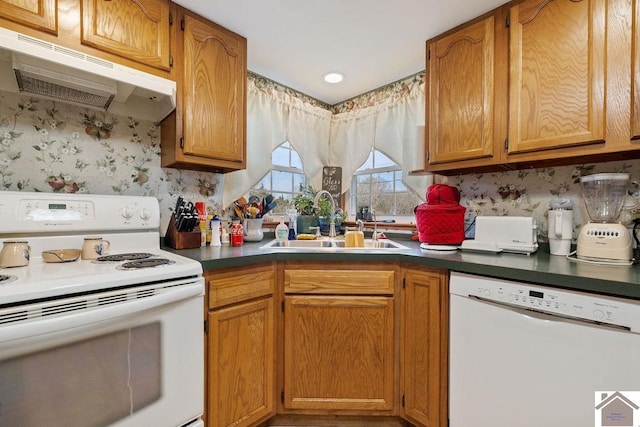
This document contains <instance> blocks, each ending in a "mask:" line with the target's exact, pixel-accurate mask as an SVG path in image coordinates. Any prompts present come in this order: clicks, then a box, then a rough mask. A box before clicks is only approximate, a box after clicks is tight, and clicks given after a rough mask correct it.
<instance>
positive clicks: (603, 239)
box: [576, 173, 632, 264]
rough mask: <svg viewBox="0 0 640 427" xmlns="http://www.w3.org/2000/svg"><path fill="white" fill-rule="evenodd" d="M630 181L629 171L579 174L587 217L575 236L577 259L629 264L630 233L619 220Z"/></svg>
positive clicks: (630, 251)
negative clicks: (585, 222) (587, 220)
mask: <svg viewBox="0 0 640 427" xmlns="http://www.w3.org/2000/svg"><path fill="white" fill-rule="evenodd" d="M628 182H629V174H628V173H599V174H594V175H587V176H583V177H581V178H580V183H581V184H582V196H583V198H584V203H585V206H586V208H587V213H588V214H589V218H590V221H589V222H588V223H587V224H585V225H584V226H582V228H581V229H580V234H579V236H578V244H577V248H576V256H577V258H578V259H582V260H587V261H596V262H600V263H605V264H630V262H631V257H632V243H631V234H630V233H629V231H628V230H627V228H626V227H625V226H624V225H622V224H621V223H620V222H619V221H618V217H619V216H620V211H621V210H622V205H623V203H624V199H625V196H626V194H627V186H628Z"/></svg>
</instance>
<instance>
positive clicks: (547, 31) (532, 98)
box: [509, 0, 607, 154]
mask: <svg viewBox="0 0 640 427" xmlns="http://www.w3.org/2000/svg"><path fill="white" fill-rule="evenodd" d="M509 13H510V28H509V36H510V39H509V61H510V70H509V82H510V84H509V154H512V153H520V152H528V151H538V150H548V149H554V148H561V147H567V146H575V145H581V144H589V143H594V142H602V141H603V140H604V138H605V103H604V99H605V69H606V68H605V67H606V64H605V57H606V56H605V36H606V25H605V24H606V15H607V14H606V6H605V0H526V1H523V2H522V3H519V4H516V5H514V6H512V7H511V8H510V12H509ZM576 154H578V153H576Z"/></svg>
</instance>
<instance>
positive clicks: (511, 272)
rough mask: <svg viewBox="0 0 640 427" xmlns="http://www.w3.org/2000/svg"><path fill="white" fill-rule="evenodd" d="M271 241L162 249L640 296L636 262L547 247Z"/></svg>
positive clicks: (207, 259)
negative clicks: (287, 245)
mask: <svg viewBox="0 0 640 427" xmlns="http://www.w3.org/2000/svg"><path fill="white" fill-rule="evenodd" d="M269 240H270V239H269V238H267V237H265V239H264V240H263V241H262V242H251V243H249V242H245V244H244V245H242V246H237V247H232V246H230V245H226V244H225V245H223V246H220V247H211V246H207V247H203V248H197V249H181V250H175V249H171V248H168V247H164V246H163V249H164V250H167V251H171V252H174V253H176V254H179V255H182V256H185V257H188V258H191V259H194V260H196V261H200V263H201V264H202V268H203V269H204V270H216V269H221V268H228V267H239V266H245V265H251V264H256V263H265V262H270V261H284V260H292V261H294V260H295V261H352V262H367V261H368V262H399V263H410V264H416V265H423V266H431V267H440V268H445V269H447V270H452V271H459V272H464V273H471V274H479V275H483V276H492V277H498V278H502V279H509V280H516V281H521V282H530V283H536V284H540V285H547V286H554V287H560V288H565V289H572V290H579V291H587V292H594V293H599V294H605V295H613V296H620V297H625V298H633V299H639V300H640V266H612V265H594V264H584V263H579V262H574V261H570V260H568V259H566V258H565V257H562V256H552V255H549V252H548V248H546V247H541V248H540V249H539V250H538V251H537V252H536V253H535V254H533V255H519V254H507V253H500V254H484V253H476V252H461V251H457V252H451V253H430V252H427V251H423V250H422V249H420V245H419V243H418V242H414V241H408V240H400V239H394V240H396V241H398V242H399V243H402V244H403V245H405V246H407V247H409V249H408V250H401V251H398V250H390V251H387V252H382V253H380V252H378V253H371V252H369V253H363V252H361V251H360V250H358V249H355V250H340V251H330V250H323V251H309V252H302V250H301V249H268V250H267V249H261V248H260V247H261V246H262V245H264V244H266V243H267V242H269ZM359 251H360V252H359Z"/></svg>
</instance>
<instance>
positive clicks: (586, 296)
mask: <svg viewBox="0 0 640 427" xmlns="http://www.w3.org/2000/svg"><path fill="white" fill-rule="evenodd" d="M450 293H451V294H456V295H460V296H467V297H476V298H479V299H482V300H485V301H492V302H496V303H499V304H505V305H510V306H513V307H518V308H523V309H528V310H535V311H540V312H544V313H549V314H557V315H561V316H565V317H571V318H577V319H580V320H588V321H593V322H601V323H607V324H611V325H615V326H620V327H624V328H629V329H631V330H636V331H639V332H640V319H636V318H634V317H637V316H632V315H631V314H632V313H633V310H637V309H638V307H640V303H639V302H636V301H631V300H625V299H622V298H614V297H608V296H604V295H597V294H590V293H586V292H577V291H570V290H564V289H557V288H552V287H545V286H540V285H533V284H529V283H520V282H514V281H508V280H503V279H495V278H491V277H484V276H475V275H470V274H464V273H456V272H452V273H451V280H450Z"/></svg>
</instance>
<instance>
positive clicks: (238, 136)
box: [182, 15, 247, 167]
mask: <svg viewBox="0 0 640 427" xmlns="http://www.w3.org/2000/svg"><path fill="white" fill-rule="evenodd" d="M183 66H184V76H183V82H184V84H183V87H182V91H183V101H184V148H183V153H184V154H185V155H190V156H197V157H200V158H202V159H212V160H223V161H229V162H237V163H238V164H242V167H244V162H245V116H246V113H245V105H246V100H245V97H246V94H245V92H246V77H247V64H246V40H245V39H244V38H242V37H239V36H237V35H234V34H232V33H230V32H228V31H226V30H225V29H224V28H221V27H218V26H217V25H215V24H212V23H207V22H203V21H201V20H198V19H196V18H194V17H192V16H191V15H185V17H184V64H183Z"/></svg>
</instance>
